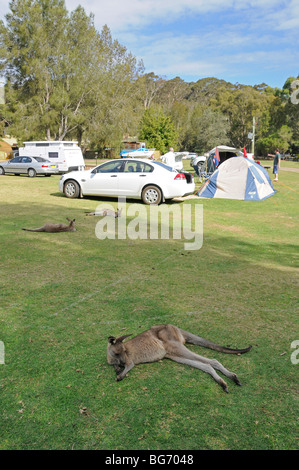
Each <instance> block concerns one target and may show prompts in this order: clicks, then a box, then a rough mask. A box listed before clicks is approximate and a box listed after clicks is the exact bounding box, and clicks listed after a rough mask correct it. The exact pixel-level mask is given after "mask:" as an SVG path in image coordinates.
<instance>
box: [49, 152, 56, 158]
mask: <svg viewBox="0 0 299 470" xmlns="http://www.w3.org/2000/svg"><path fill="white" fill-rule="evenodd" d="M48 157H49V158H58V152H49V153H48Z"/></svg>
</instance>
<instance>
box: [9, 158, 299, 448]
mask: <svg viewBox="0 0 299 470" xmlns="http://www.w3.org/2000/svg"><path fill="white" fill-rule="evenodd" d="M266 163H267V164H269V162H266ZM185 164H186V165H188V162H186V163H185ZM297 165H298V164H295V163H292V164H291V165H289V162H282V167H283V168H286V169H287V168H288V169H289V170H290V169H291V168H293V167H296V166H297ZM289 170H286V171H281V173H280V175H279V182H278V183H277V184H276V186H275V187H276V189H278V191H279V192H278V193H276V194H275V195H274V196H273V197H270V198H269V199H267V200H265V201H262V202H244V201H231V200H215V199H213V200H203V199H200V200H196V199H191V200H186V201H185V202H184V203H172V205H171V206H172V207H180V208H182V207H183V206H184V205H186V204H190V205H191V206H192V208H193V209H194V208H195V205H196V204H201V205H203V214H204V225H203V236H204V238H203V246H202V248H201V249H199V250H185V249H184V240H177V239H170V240H161V239H160V240H159V239H158V240H151V239H149V238H148V239H144V240H142V239H138V238H137V239H130V238H125V239H117V238H116V239H114V240H112V239H105V240H99V239H98V238H97V237H96V236H95V226H96V223H97V222H98V219H97V220H95V218H93V217H86V216H85V214H84V211H91V210H94V209H95V208H96V207H97V205H98V204H100V203H101V202H102V201H103V200H102V199H99V198H84V199H77V200H69V199H66V198H65V197H64V196H63V195H61V194H60V193H59V192H58V180H59V177H58V176H52V177H51V178H44V177H37V178H34V179H31V178H27V177H25V176H24V177H23V176H20V177H15V176H4V177H1V186H0V197H1V204H0V216H1V228H0V234H1V268H2V270H1V272H2V274H1V280H0V281H1V292H0V301H1V304H0V306H1V308H0V341H2V346H3V347H4V352H5V361H3V362H5V363H4V364H0V391H1V407H0V448H2V449H105V450H110V449H111V450H121V449H151V450H159V449H164V450H167V449H169V450H170V449H174V450H178V449H182V450H185V449H189V450H196V449H295V448H298V442H297V441H296V423H297V418H298V405H297V403H298V402H297V403H296V393H297V391H298V389H297V385H298V383H297V377H298V364H296V362H297V361H298V356H299V355H298V353H296V349H295V345H294V343H293V342H294V341H295V340H298V228H299V227H298V225H299V224H298V202H299V175H298V173H296V172H293V171H289ZM271 177H272V175H271ZM197 184H198V181H197ZM105 203H107V204H109V205H112V206H113V207H115V208H116V207H117V200H115V199H109V200H108V201H106V202H105ZM132 203H133V201H130V202H128V203H127V208H129V207H132ZM135 203H136V201H135ZM140 207H142V210H144V209H146V211H147V213H149V208H148V207H147V208H145V206H143V205H141V204H140ZM66 217H72V218H76V223H77V228H78V230H77V232H75V233H61V234H47V233H30V232H23V231H22V230H21V228H22V227H38V226H40V225H42V224H43V223H44V222H46V221H52V222H64V221H65V218H66ZM132 220H133V219H132V217H131V218H128V220H127V223H130V222H131V221H132ZM193 222H194V221H193ZM137 228H138V227H136V230H137ZM166 322H169V323H173V324H176V325H178V326H180V327H182V328H184V329H187V330H190V331H192V332H194V333H198V334H199V335H201V336H203V337H207V338H209V339H212V340H214V341H215V342H218V343H220V344H224V345H230V346H231V347H245V346H247V345H248V344H252V346H253V348H252V350H251V351H250V353H248V354H246V355H242V356H234V355H224V354H220V353H216V352H212V351H210V350H205V349H203V348H200V347H196V346H190V349H192V350H193V351H196V352H198V353H199V354H201V355H205V356H207V357H215V358H217V359H218V360H219V361H221V362H222V363H223V364H224V365H225V366H227V367H228V368H229V369H231V370H233V371H234V372H236V373H237V374H238V376H239V378H240V380H241V382H242V384H243V386H242V387H237V386H235V385H234V384H233V383H231V382H230V381H228V385H229V390H230V393H229V394H228V395H227V394H225V393H223V391H222V390H221V388H220V387H219V386H218V385H217V384H216V382H214V381H213V379H212V378H211V377H210V376H209V375H207V374H205V373H203V372H201V371H198V370H195V369H192V368H190V367H187V366H183V365H179V364H176V363H171V362H170V361H163V362H157V363H153V364H144V365H140V366H136V367H135V368H134V369H133V370H132V371H130V373H129V374H128V377H126V378H125V379H124V380H123V381H122V382H119V383H117V382H116V381H115V373H114V370H113V368H111V367H110V366H108V365H107V364H106V344H107V337H108V336H110V335H115V336H116V335H123V334H129V333H133V334H134V335H135V334H138V333H140V332H141V331H143V330H145V329H147V328H149V327H150V326H152V325H153V324H158V323H166ZM297 348H298V343H297Z"/></svg>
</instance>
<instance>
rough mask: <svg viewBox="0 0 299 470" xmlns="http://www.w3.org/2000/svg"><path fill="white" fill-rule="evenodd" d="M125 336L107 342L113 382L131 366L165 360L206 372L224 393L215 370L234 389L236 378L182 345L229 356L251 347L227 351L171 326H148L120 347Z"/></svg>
mask: <svg viewBox="0 0 299 470" xmlns="http://www.w3.org/2000/svg"><path fill="white" fill-rule="evenodd" d="M129 336H132V335H123V336H120V337H119V338H114V337H113V336H109V338H108V346H107V361H108V364H110V365H113V366H114V368H115V371H116V374H117V379H116V380H118V381H119V380H122V379H123V378H124V377H125V375H126V374H127V372H129V370H131V369H132V368H133V367H134V366H135V364H141V363H144V362H155V361H159V360H161V359H164V358H166V359H171V360H173V361H176V362H180V363H181V364H187V365H189V366H192V367H196V368H197V369H200V370H203V371H204V372H207V373H208V374H210V375H211V376H212V377H213V379H214V380H216V382H217V383H218V384H219V385H220V386H221V387H222V388H223V390H224V391H225V392H226V393H228V388H227V384H226V383H225V381H224V380H223V379H222V378H221V377H220V376H219V375H218V374H217V372H216V371H215V369H216V370H219V371H220V372H222V374H224V375H225V376H226V377H228V378H230V379H231V380H233V381H234V382H235V383H236V384H237V385H241V383H240V381H239V379H238V377H237V376H236V374H234V373H233V372H230V371H229V370H227V369H226V368H225V367H223V365H222V364H220V362H218V361H217V360H216V359H208V358H206V357H202V356H199V355H198V354H195V353H193V352H192V351H190V350H189V349H187V348H186V347H185V346H184V344H185V343H192V344H197V345H199V346H204V347H205V348H210V349H214V350H215V351H220V352H224V353H230V354H243V353H246V352H248V351H250V349H251V346H249V347H248V348H246V349H230V348H226V347H224V346H219V345H218V344H215V343H212V342H211V341H209V340H206V339H204V338H201V337H199V336H197V335H194V334H192V333H189V332H188V331H185V330H182V329H181V328H178V327H176V326H174V325H156V326H152V327H151V328H150V329H149V330H147V331H144V332H143V333H140V334H139V335H137V336H135V338H132V339H130V340H129V341H127V342H125V343H123V341H124V339H126V338H128V337H129Z"/></svg>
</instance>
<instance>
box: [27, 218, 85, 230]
mask: <svg viewBox="0 0 299 470" xmlns="http://www.w3.org/2000/svg"><path fill="white" fill-rule="evenodd" d="M66 220H68V221H69V224H51V223H47V224H45V225H43V226H42V227H39V228H22V230H26V231H27V232H49V233H57V232H75V231H76V229H75V219H73V220H71V219H69V218H68V217H67V218H66Z"/></svg>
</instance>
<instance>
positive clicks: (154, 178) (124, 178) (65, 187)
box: [59, 158, 195, 204]
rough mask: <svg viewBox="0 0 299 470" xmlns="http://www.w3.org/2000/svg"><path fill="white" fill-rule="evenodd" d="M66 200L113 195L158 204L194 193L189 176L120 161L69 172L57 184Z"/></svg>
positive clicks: (157, 164)
mask: <svg viewBox="0 0 299 470" xmlns="http://www.w3.org/2000/svg"><path fill="white" fill-rule="evenodd" d="M59 190H60V191H61V192H63V193H64V194H65V195H66V197H69V198H76V197H80V196H81V197H82V196H87V195H89V196H116V197H118V196H119V197H121V196H124V197H127V198H133V199H142V201H143V202H144V203H145V204H160V203H161V202H162V201H165V199H172V198H174V197H180V196H186V195H187V194H192V193H193V192H194V190H195V185H194V179H193V176H192V174H191V173H187V172H179V171H177V170H174V169H173V168H170V167H168V166H167V165H164V164H163V163H161V162H157V161H154V160H147V159H142V160H141V159H140V160H139V159H135V158H134V159H132V158H121V159H117V160H111V161H109V162H106V163H102V164H101V165H98V166H97V167H95V168H93V169H91V170H86V171H72V172H70V173H66V174H64V175H63V176H62V177H61V179H60V181H59Z"/></svg>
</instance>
